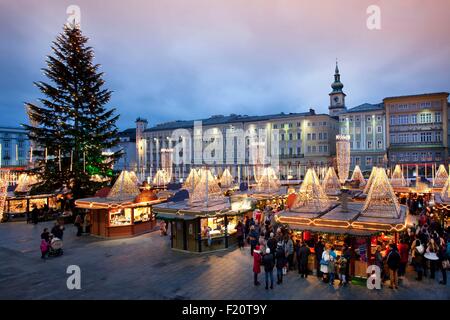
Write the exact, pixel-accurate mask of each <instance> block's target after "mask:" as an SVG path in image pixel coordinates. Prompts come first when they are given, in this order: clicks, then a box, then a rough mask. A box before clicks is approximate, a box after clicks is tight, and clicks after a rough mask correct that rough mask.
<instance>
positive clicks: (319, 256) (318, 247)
mask: <svg viewBox="0 0 450 320" xmlns="http://www.w3.org/2000/svg"><path fill="white" fill-rule="evenodd" d="M324 248H325V245H324V244H323V241H322V237H319V241H318V242H317V243H316V244H315V245H314V252H315V254H316V267H317V277H318V278H322V272H321V271H320V260H322V254H323V251H324Z"/></svg>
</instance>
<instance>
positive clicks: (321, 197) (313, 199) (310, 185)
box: [291, 169, 331, 213]
mask: <svg viewBox="0 0 450 320" xmlns="http://www.w3.org/2000/svg"><path fill="white" fill-rule="evenodd" d="M330 207H331V205H330V200H329V199H328V196H327V194H326V193H325V191H324V190H323V188H322V186H321V185H320V181H319V178H318V177H317V175H316V172H315V171H314V170H313V169H308V171H307V172H306V175H305V178H304V179H303V182H302V185H301V186H300V190H299V192H298V193H297V197H296V198H295V201H294V204H293V205H292V209H291V210H292V211H296V212H317V213H319V212H323V211H326V210H328V209H330Z"/></svg>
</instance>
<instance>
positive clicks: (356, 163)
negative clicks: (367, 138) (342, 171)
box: [355, 157, 361, 166]
mask: <svg viewBox="0 0 450 320" xmlns="http://www.w3.org/2000/svg"><path fill="white" fill-rule="evenodd" d="M360 164H361V158H360V157H355V165H358V166H359V165H360Z"/></svg>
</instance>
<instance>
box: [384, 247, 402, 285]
mask: <svg viewBox="0 0 450 320" xmlns="http://www.w3.org/2000/svg"><path fill="white" fill-rule="evenodd" d="M390 247H391V250H389V254H388V256H387V258H386V263H387V265H388V267H389V279H390V281H391V284H390V286H389V288H391V289H394V288H395V289H398V268H399V267H400V254H399V253H398V249H397V245H395V244H391V245H390Z"/></svg>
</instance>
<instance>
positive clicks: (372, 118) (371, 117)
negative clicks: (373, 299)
mask: <svg viewBox="0 0 450 320" xmlns="http://www.w3.org/2000/svg"><path fill="white" fill-rule="evenodd" d="M374 119H375V115H373V116H367V117H366V121H367V122H370V121H373V120H374ZM376 119H377V121H381V120H382V117H381V116H377V118H376ZM353 120H355V122H359V121H361V117H360V116H355V118H353V116H349V117H347V118H344V117H342V118H341V122H345V121H349V122H353Z"/></svg>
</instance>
